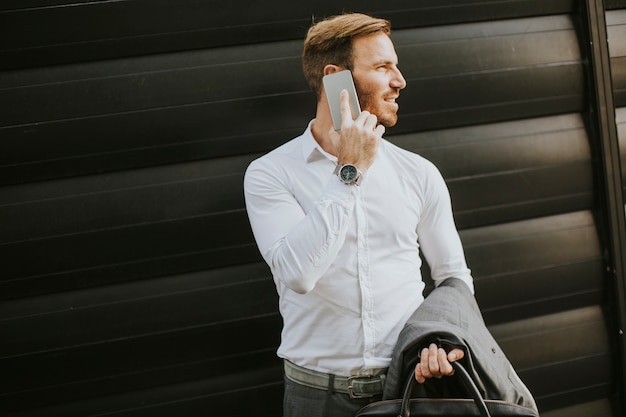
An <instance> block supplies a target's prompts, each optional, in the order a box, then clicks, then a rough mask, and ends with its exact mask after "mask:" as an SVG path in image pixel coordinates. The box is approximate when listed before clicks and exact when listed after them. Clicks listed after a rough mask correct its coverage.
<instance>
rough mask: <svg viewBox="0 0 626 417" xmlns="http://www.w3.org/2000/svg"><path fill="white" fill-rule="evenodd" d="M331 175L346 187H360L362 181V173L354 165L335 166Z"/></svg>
mask: <svg viewBox="0 0 626 417" xmlns="http://www.w3.org/2000/svg"><path fill="white" fill-rule="evenodd" d="M333 174H335V175H337V176H338V177H339V179H340V180H341V182H343V183H344V184H346V185H360V184H361V181H362V180H363V172H361V170H360V169H359V168H358V167H357V166H356V165H354V164H337V166H336V167H335V171H334V172H333Z"/></svg>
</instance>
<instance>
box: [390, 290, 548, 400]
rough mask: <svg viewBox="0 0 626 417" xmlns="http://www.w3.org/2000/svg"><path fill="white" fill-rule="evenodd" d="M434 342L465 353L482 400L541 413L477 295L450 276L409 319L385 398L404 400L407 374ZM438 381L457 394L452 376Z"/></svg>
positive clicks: (399, 340)
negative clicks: (491, 327)
mask: <svg viewBox="0 0 626 417" xmlns="http://www.w3.org/2000/svg"><path fill="white" fill-rule="evenodd" d="M430 343H436V344H439V345H441V346H444V347H445V346H455V347H460V348H463V349H464V350H465V358H464V359H463V361H464V365H465V368H466V369H467V371H468V373H469V374H470V376H471V377H472V379H473V380H474V382H475V383H476V386H477V387H478V389H479V390H480V392H481V394H482V395H483V398H485V399H487V400H503V401H509V402H512V403H515V404H519V405H523V406H526V407H530V408H533V409H535V410H536V409H537V407H536V404H535V400H534V398H533V396H532V394H531V393H530V391H529V390H528V388H526V386H525V385H524V383H523V382H522V381H521V380H520V378H519V377H518V375H517V373H516V372H515V370H514V369H513V367H512V366H511V363H510V362H509V360H508V359H507V358H506V356H505V354H504V352H502V350H501V349H500V347H499V346H498V344H497V343H496V341H495V339H494V338H493V336H492V335H491V333H490V332H489V330H488V329H487V326H486V325H485V323H484V321H483V317H482V314H481V313H480V309H479V307H478V304H477V303H476V300H475V298H474V296H473V294H472V293H471V292H470V290H469V288H468V287H467V285H466V284H465V283H464V282H463V281H461V280H459V279H456V278H449V279H447V280H445V281H444V282H443V283H442V284H441V285H440V286H439V287H437V288H435V289H434V290H433V291H432V292H431V293H430V295H429V296H428V297H426V299H425V300H424V302H423V303H422V305H420V307H419V308H418V309H417V310H416V311H415V313H413V315H412V316H411V317H410V318H409V320H408V321H407V323H406V325H405V327H404V328H403V330H402V332H401V333H400V336H399V338H398V343H397V345H396V347H395V350H394V354H393V357H392V361H391V364H390V367H389V372H388V374H387V381H386V383H385V391H384V393H383V397H384V398H385V399H394V398H401V397H402V391H403V388H404V386H403V385H404V383H405V381H406V378H407V376H408V375H409V373H412V372H414V370H415V364H416V363H417V361H418V360H419V352H420V351H421V349H423V348H424V347H427V346H428V345H429V344H430ZM430 382H431V381H427V382H426V383H425V384H417V385H420V386H421V385H428V384H429V383H430ZM436 383H437V384H444V385H445V384H448V385H450V384H452V385H454V384H456V385H457V386H456V387H452V386H450V387H449V389H448V388H445V389H444V390H443V391H445V392H459V387H458V381H456V379H455V378H454V377H444V378H442V379H441V380H438V381H436ZM420 389H422V390H423V388H420ZM443 391H442V392H443Z"/></svg>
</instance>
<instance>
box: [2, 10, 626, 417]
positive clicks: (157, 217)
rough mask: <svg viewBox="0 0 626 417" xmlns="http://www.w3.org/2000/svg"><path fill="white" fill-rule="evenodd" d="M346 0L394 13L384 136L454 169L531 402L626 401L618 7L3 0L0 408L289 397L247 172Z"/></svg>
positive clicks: (480, 285)
mask: <svg viewBox="0 0 626 417" xmlns="http://www.w3.org/2000/svg"><path fill="white" fill-rule="evenodd" d="M343 10H354V11H363V12H368V13H372V14H374V15H377V16H381V17H386V18H389V19H391V20H392V24H393V26H394V34H393V37H394V41H395V43H396V47H397V51H398V54H399V57H400V63H401V68H402V70H403V73H404V75H405V77H406V78H407V81H408V87H407V89H406V90H405V91H404V92H403V96H402V97H401V101H400V105H401V114H400V122H399V124H398V125H397V126H396V127H395V128H393V129H391V130H390V132H388V135H387V137H388V138H389V139H391V140H392V141H394V142H396V143H398V144H399V145H401V146H403V147H405V148H407V149H411V150H413V151H415V152H418V153H420V154H422V155H424V156H425V157H427V158H429V159H431V160H432V161H433V162H435V163H436V164H437V165H438V166H439V167H440V169H441V170H442V172H443V174H444V177H445V178H446V180H447V182H448V185H449V187H450V191H451V195H452V199H453V204H454V210H455V215H456V219H457V224H458V226H459V229H460V231H461V237H462V239H463V242H464V245H465V248H466V253H467V258H468V263H469V265H470V267H471V268H472V270H473V274H474V277H475V280H476V290H477V297H478V300H479V303H480V305H481V308H482V310H483V312H484V315H485V319H486V321H487V323H488V324H489V326H490V328H491V330H492V332H493V333H494V335H495V336H496V338H497V339H498V341H499V342H500V343H501V345H502V347H503V348H504V350H505V352H506V353H507V354H508V355H509V357H510V359H511V361H512V362H513V363H514V365H515V366H516V368H517V369H518V371H519V373H520V375H521V377H522V379H523V380H524V381H525V382H526V383H527V384H528V385H529V387H530V388H531V390H532V391H533V392H534V393H535V395H536V397H537V400H538V403H539V406H540V408H541V411H542V415H543V416H549V417H561V416H568V417H571V416H574V417H576V416H580V417H588V416H613V417H617V416H622V415H624V408H623V402H624V395H625V390H624V373H625V371H624V370H625V364H624V362H625V361H626V358H625V354H624V336H623V332H622V331H621V329H623V326H624V321H626V312H625V309H626V306H625V304H626V299H625V298H626V296H625V295H624V283H625V273H624V267H623V264H622V262H623V260H622V256H623V255H624V253H625V249H624V243H623V241H624V239H626V236H624V232H623V229H624V211H623V208H624V199H625V197H624V194H626V187H625V184H626V163H623V164H620V157H621V160H625V158H626V2H625V1H623V0H613V1H606V2H605V3H602V2H600V1H592V0H588V1H575V0H570V1H564V0H560V1H558V0H551V1H548V0H526V1H524V0H512V1H480V2H478V1H470V0H457V1H441V0H432V1H422V2H419V3H417V4H416V2H414V1H411V0H403V1H401V0H391V1H387V2H385V7H384V8H381V6H380V2H374V1H365V2H363V1H361V2H356V1H346V2H343V3H341V4H339V3H337V2H330V1H319V2H317V3H316V6H314V7H305V6H302V5H300V4H298V3H297V2H292V1H274V2H271V3H270V4H268V3H267V2H252V1H245V2H241V1H234V2H233V1H231V2H229V1H211V2H207V1H201V0H185V1H178V2H173V1H166V0H150V1H143V0H125V1H96V2H93V1H83V2H64V1H61V0H29V1H24V0H20V1H9V0H5V1H3V2H2V4H0V34H1V35H2V36H0V70H1V71H0V109H1V110H2V111H1V112H0V184H1V187H0V271H1V272H0V374H1V375H2V377H1V378H0V414H2V415H3V416H13V417H16V416H96V415H111V416H133V417H137V416H172V415H177V416H183V415H189V416H191V415H194V416H195V415H225V414H228V415H231V416H239V415H241V416H244V415H248V414H249V412H248V411H246V405H248V406H251V405H252V404H254V403H256V404H259V407H260V408H261V410H262V413H263V414H264V415H279V413H280V409H281V396H282V382H281V370H280V362H279V361H278V360H277V359H276V358H275V353H274V352H275V349H276V346H277V343H278V338H279V330H280V325H281V322H280V317H279V316H278V313H277V306H276V302H277V300H276V295H275V290H274V286H273V283H272V280H271V277H270V275H269V273H268V270H267V267H266V266H265V265H264V264H263V263H262V261H261V258H260V256H259V255H258V253H257V250H256V246H255V244H254V242H253V240H252V236H251V233H250V230H249V226H248V223H247V217H246V214H245V211H244V204H243V197H242V177H243V171H244V169H245V167H246V166H247V164H248V163H249V162H250V161H251V160H252V159H253V158H255V157H257V156H258V155H260V154H262V153H264V152H266V151H268V150H270V149H272V148H273V147H275V146H277V145H279V144H281V143H283V142H285V141H286V140H288V139H290V138H291V137H293V136H294V135H297V134H298V133H299V132H301V131H302V130H303V129H304V127H305V126H306V123H307V122H308V120H309V118H310V117H312V115H313V112H314V103H313V97H312V95H311V94H310V93H309V91H308V89H307V86H306V83H305V82H304V79H303V77H302V75H301V71H300V61H299V55H300V51H301V45H302V38H303V36H304V32H305V30H306V28H307V27H308V25H309V23H310V21H311V16H313V15H315V16H317V17H321V16H325V15H331V14H336V13H339V12H341V11H343ZM244 11H245V13H243V12H244ZM605 11H606V12H605ZM605 22H606V23H605ZM607 37H608V39H609V42H608V43H606V42H602V40H603V39H606V38H607ZM620 145H621V146H620ZM620 150H621V151H620ZM616 190H618V191H616ZM619 190H622V192H620V191H619Z"/></svg>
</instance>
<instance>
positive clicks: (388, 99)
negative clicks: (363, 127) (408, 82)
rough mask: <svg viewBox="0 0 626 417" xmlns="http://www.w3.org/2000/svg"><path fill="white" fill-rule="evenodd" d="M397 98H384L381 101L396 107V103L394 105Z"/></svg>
mask: <svg viewBox="0 0 626 417" xmlns="http://www.w3.org/2000/svg"><path fill="white" fill-rule="evenodd" d="M397 98H398V96H393V97H387V98H384V99H383V100H384V101H385V103H388V104H392V105H394V106H395V107H398V103H396V99H397Z"/></svg>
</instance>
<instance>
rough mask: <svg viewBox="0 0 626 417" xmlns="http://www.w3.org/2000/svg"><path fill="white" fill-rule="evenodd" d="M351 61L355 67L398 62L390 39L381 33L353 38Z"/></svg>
mask: <svg viewBox="0 0 626 417" xmlns="http://www.w3.org/2000/svg"><path fill="white" fill-rule="evenodd" d="M352 59H353V62H354V64H355V65H357V64H362V65H373V64H376V63H382V62H393V63H397V61H398V57H397V55H396V50H395V48H394V46H393V42H392V41H391V38H389V36H388V35H387V34H386V33H383V32H379V33H375V34H373V35H367V36H360V37H358V38H355V39H354V40H353V42H352Z"/></svg>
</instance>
